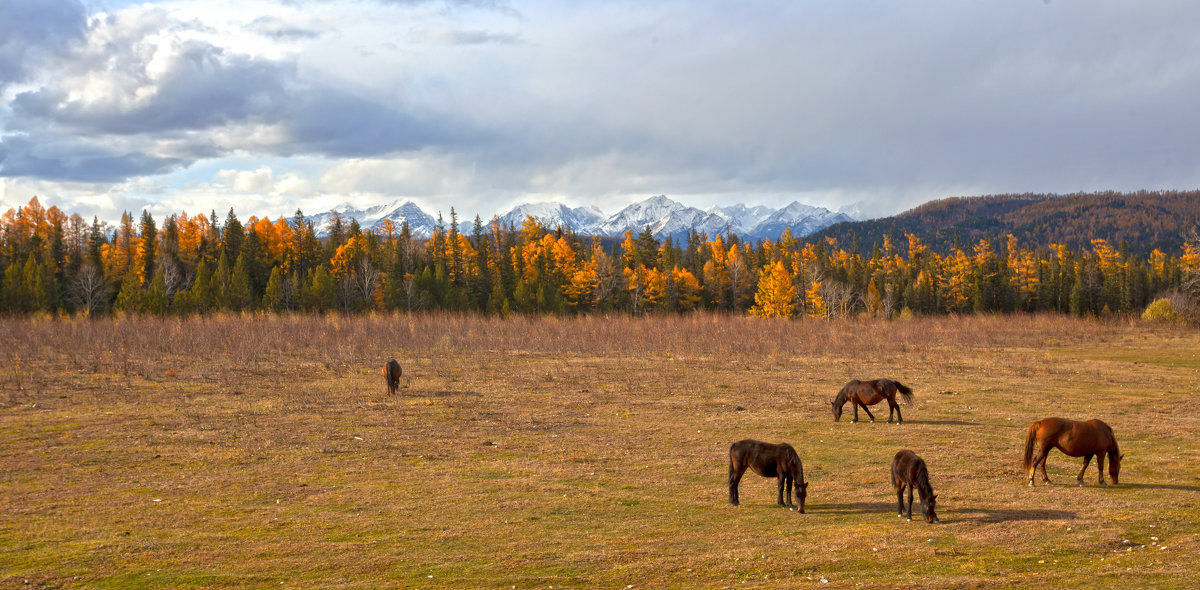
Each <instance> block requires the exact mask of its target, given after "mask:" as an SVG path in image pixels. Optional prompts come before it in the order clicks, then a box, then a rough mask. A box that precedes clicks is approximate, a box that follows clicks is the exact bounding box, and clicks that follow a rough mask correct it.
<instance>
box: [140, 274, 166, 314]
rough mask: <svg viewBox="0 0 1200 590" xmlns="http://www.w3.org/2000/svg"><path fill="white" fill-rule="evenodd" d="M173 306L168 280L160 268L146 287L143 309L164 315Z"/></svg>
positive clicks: (143, 296) (141, 308)
mask: <svg viewBox="0 0 1200 590" xmlns="http://www.w3.org/2000/svg"><path fill="white" fill-rule="evenodd" d="M170 307H171V299H170V297H169V296H168V295H167V281H166V279H165V278H164V276H163V269H162V268H159V269H158V270H157V271H155V272H154V278H153V279H152V280H151V281H150V284H149V285H148V286H147V288H146V292H145V293H144V294H143V295H142V302H141V307H140V310H141V311H145V312H148V313H153V314H159V315H162V314H164V313H167V310H168V309H169V308H170Z"/></svg>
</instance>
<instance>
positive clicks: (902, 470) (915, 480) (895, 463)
mask: <svg viewBox="0 0 1200 590" xmlns="http://www.w3.org/2000/svg"><path fill="white" fill-rule="evenodd" d="M892 487H894V488H896V516H899V517H901V518H903V517H904V516H905V513H904V489H905V488H908V520H912V503H913V488H916V489H917V494H918V495H919V496H920V497H921V514H922V515H924V516H925V522H928V523H930V524H933V523H935V522H941V519H939V518H938V517H937V513H936V512H934V509H935V508H936V507H937V494H935V493H933V486H931V485H929V469H928V468H927V467H925V460H924V459H921V458H920V457H918V456H917V454H916V453H914V452H912V451H910V450H908V449H904V450H903V451H900V452H898V453H896V456H895V458H893V459H892Z"/></svg>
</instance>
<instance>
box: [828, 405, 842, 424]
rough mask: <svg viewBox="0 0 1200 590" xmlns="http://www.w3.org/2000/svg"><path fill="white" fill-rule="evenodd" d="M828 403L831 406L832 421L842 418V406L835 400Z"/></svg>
mask: <svg viewBox="0 0 1200 590" xmlns="http://www.w3.org/2000/svg"><path fill="white" fill-rule="evenodd" d="M829 405H831V406H833V421H834V422H837V421H839V420H841V419H842V406H839V405H838V403H837V402H829Z"/></svg>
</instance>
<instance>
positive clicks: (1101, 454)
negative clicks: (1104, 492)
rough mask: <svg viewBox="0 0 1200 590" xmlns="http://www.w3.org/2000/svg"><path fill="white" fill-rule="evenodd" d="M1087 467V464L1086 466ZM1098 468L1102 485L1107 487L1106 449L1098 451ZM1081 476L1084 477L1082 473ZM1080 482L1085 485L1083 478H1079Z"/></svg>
mask: <svg viewBox="0 0 1200 590" xmlns="http://www.w3.org/2000/svg"><path fill="white" fill-rule="evenodd" d="M1084 467H1085V468H1086V467H1087V466H1086V465H1085V466H1084ZM1096 469H1098V470H1100V487H1102V488H1107V487H1108V484H1106V483H1104V451H1100V452H1099V453H1096ZM1080 477H1083V476H1082V475H1081V476H1080ZM1079 484H1080V485H1083V480H1082V479H1081V480H1079Z"/></svg>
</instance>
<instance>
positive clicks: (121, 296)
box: [113, 273, 142, 313]
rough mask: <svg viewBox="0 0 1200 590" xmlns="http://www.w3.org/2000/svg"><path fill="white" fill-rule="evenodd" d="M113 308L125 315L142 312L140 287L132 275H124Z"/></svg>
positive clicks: (135, 276)
mask: <svg viewBox="0 0 1200 590" xmlns="http://www.w3.org/2000/svg"><path fill="white" fill-rule="evenodd" d="M113 307H114V308H115V309H117V310H119V311H124V312H126V313H137V312H139V311H141V310H142V287H141V286H140V285H139V284H138V277H137V275H136V274H134V273H126V274H125V278H124V279H122V280H121V290H120V292H118V293H117V301H116V303H114V304H113Z"/></svg>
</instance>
